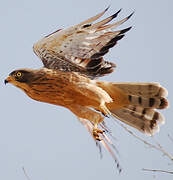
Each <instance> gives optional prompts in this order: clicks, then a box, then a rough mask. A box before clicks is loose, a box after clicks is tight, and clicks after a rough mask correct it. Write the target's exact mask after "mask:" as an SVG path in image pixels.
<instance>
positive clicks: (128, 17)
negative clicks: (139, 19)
mask: <svg viewBox="0 0 173 180" xmlns="http://www.w3.org/2000/svg"><path fill="white" fill-rule="evenodd" d="M134 13H135V11H133V12H132V13H131V14H130V15H129V16H127V20H128V19H130V18H131V17H132V16H133V14H134Z"/></svg>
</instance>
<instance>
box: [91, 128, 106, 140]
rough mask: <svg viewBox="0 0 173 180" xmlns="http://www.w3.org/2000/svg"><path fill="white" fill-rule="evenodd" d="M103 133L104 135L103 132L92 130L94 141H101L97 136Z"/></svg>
mask: <svg viewBox="0 0 173 180" xmlns="http://www.w3.org/2000/svg"><path fill="white" fill-rule="evenodd" d="M103 133H104V130H101V129H97V128H94V129H93V137H94V139H95V140H97V141H101V140H102V139H101V137H100V136H99V134H103Z"/></svg>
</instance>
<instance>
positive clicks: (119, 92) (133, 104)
mask: <svg viewBox="0 0 173 180" xmlns="http://www.w3.org/2000/svg"><path fill="white" fill-rule="evenodd" d="M98 84H99V86H100V87H102V88H103V89H104V90H105V91H107V92H108V93H109V95H110V96H111V97H112V98H113V100H114V102H113V103H110V104H107V107H108V109H109V110H110V112H111V113H112V115H113V116H114V117H116V118H117V119H119V120H121V121H122V122H124V123H126V124H128V125H130V126H132V127H134V128H136V129H138V130H139V131H141V132H143V133H145V134H147V135H154V134H155V133H156V132H158V131H159V125H160V124H164V122H165V120H164V117H163V116H162V115H161V113H160V112H158V111H156V109H165V108H167V107H168V101H167V99H166V96H167V94H168V92H167V90H166V89H165V88H163V87H161V86H160V84H159V83H107V82H98ZM118 105H119V106H118Z"/></svg>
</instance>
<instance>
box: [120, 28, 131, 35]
mask: <svg viewBox="0 0 173 180" xmlns="http://www.w3.org/2000/svg"><path fill="white" fill-rule="evenodd" d="M131 28H132V26H130V27H128V28H126V29H123V30H121V31H120V34H124V33H126V32H127V31H129V30H130V29H131ZM120 34H119V35H120Z"/></svg>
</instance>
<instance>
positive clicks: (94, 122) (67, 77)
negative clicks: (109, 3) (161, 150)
mask: <svg viewBox="0 0 173 180" xmlns="http://www.w3.org/2000/svg"><path fill="white" fill-rule="evenodd" d="M107 9H108V8H107ZM107 9H105V10H104V11H103V12H101V13H99V14H97V15H96V16H94V17H91V18H89V19H87V20H85V21H83V22H81V23H80V24H78V25H74V26H72V27H69V28H67V29H60V30H57V31H55V32H53V33H52V34H50V35H48V36H46V37H44V38H43V39H41V40H39V41H38V42H36V43H35V44H34V46H33V50H34V52H35V54H36V55H37V56H38V57H39V58H40V59H41V60H42V62H43V65H44V66H43V67H42V68H40V69H18V70H14V71H13V72H11V73H10V74H9V76H8V77H7V79H5V83H11V84H13V85H14V86H16V87H18V88H20V89H21V90H23V91H24V92H25V93H26V94H27V95H28V96H29V97H30V98H32V99H34V100H36V101H41V102H46V103H50V104H54V105H59V106H63V107H66V108H68V109H69V110H70V111H71V112H73V113H74V114H75V115H76V116H77V118H78V119H79V120H80V121H81V122H82V123H83V124H84V125H85V127H86V128H87V129H88V131H89V132H90V133H91V135H92V136H93V138H94V140H95V141H96V142H97V143H98V142H101V143H102V144H103V145H104V146H105V147H106V149H107V150H108V151H109V152H110V153H111V154H112V156H113V157H114V158H115V160H116V157H115V156H114V154H113V153H112V151H111V149H110V145H112V142H111V141H110V139H109V138H108V136H107V135H106V132H107V131H108V129H107V127H106V125H105V121H104V118H105V117H107V116H113V117H115V118H117V119H119V120H120V121H122V122H124V123H126V124H128V125H130V126H132V127H133V128H136V129H137V130H139V131H141V132H142V133H144V134H147V135H154V134H155V133H156V132H158V130H159V125H160V124H163V123H164V117H163V116H162V115H161V114H160V113H159V112H158V111H156V109H164V108H166V107H167V106H168V101H167V99H166V96H167V90H166V89H165V88H163V87H162V86H161V85H160V84H159V83H128V82H118V83H116V82H107V81H99V80H98V77H101V76H104V75H107V74H109V73H112V72H113V70H114V68H115V67H116V65H115V64H114V63H112V62H108V61H105V60H104V59H103V56H104V55H105V54H106V53H107V52H108V51H109V49H110V48H112V47H113V46H114V45H116V44H117V42H118V41H119V40H120V39H122V38H123V37H124V35H125V33H126V32H127V31H129V30H130V29H131V27H128V28H125V29H122V30H114V29H115V28H117V27H118V26H119V25H121V24H122V23H124V22H125V21H127V20H128V19H129V18H130V17H131V16H132V14H133V13H132V14H130V15H129V16H128V17H126V18H124V19H122V20H120V21H118V22H114V23H112V24H110V23H109V22H110V21H112V20H113V19H114V18H116V17H117V15H118V14H119V13H120V11H121V10H119V11H118V12H116V13H115V14H113V15H112V16H110V17H108V18H106V19H103V20H101V21H98V22H96V23H93V22H94V21H96V20H97V19H99V18H100V17H101V16H102V15H103V14H104V13H105V12H106V11H107Z"/></svg>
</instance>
